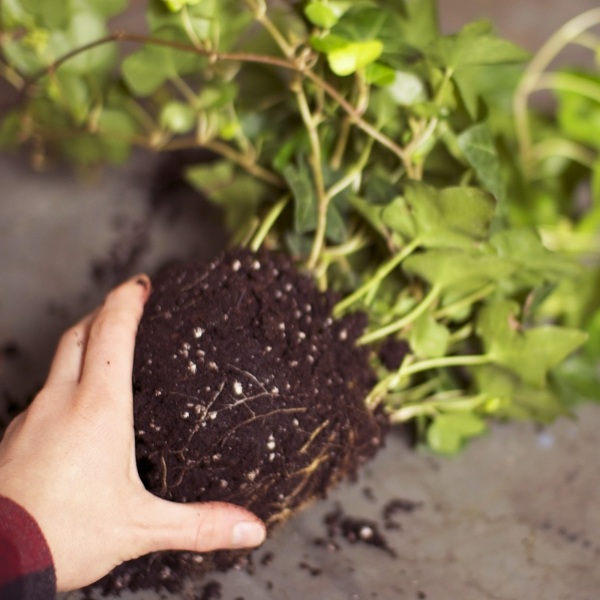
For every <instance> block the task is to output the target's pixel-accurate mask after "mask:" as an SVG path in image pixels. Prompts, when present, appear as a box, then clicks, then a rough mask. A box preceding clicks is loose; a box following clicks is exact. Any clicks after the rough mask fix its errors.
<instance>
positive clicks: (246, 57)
mask: <svg viewBox="0 0 600 600" xmlns="http://www.w3.org/2000/svg"><path fill="white" fill-rule="evenodd" d="M115 42H117V43H122V42H132V43H138V44H153V45H156V46H165V47H167V48H173V49H175V50H182V51H187V52H195V53H196V54H200V55H202V56H206V57H207V58H208V59H209V61H211V62H217V61H232V62H248V63H255V64H265V65H270V66H273V67H280V68H282V69H286V70H288V71H295V72H296V73H300V74H301V75H302V76H304V77H306V78H307V79H309V80H310V81H312V82H313V83H314V84H315V85H317V86H318V87H319V88H321V89H322V90H323V91H325V93H326V94H327V95H328V96H329V97H330V98H331V99H332V100H334V101H335V102H336V103H337V104H338V105H339V106H340V107H341V108H342V109H343V110H344V111H345V112H346V113H347V114H348V116H349V117H350V120H351V122H352V123H354V124H355V125H356V126H357V127H358V128H359V129H361V130H362V131H364V132H365V133H366V134H368V135H369V136H370V137H372V138H373V139H374V140H375V141H377V142H378V143H379V144H380V145H382V146H384V147H385V148H387V149H388V150H390V152H392V153H393V154H394V155H395V156H397V157H398V158H399V159H400V161H401V162H402V164H403V165H404V167H405V169H406V172H407V174H408V176H409V177H411V175H412V174H413V168H412V165H411V163H410V160H408V157H407V154H406V152H405V151H404V149H403V148H402V147H400V146H399V145H398V144H396V142H394V141H393V140H392V139H391V138H389V137H387V136H386V135H385V134H383V133H381V132H380V131H379V130H378V129H377V128H376V127H375V126H374V125H372V124H371V123H369V122H368V121H365V120H364V119H363V117H362V115H361V114H360V113H359V111H357V110H356V109H355V107H353V106H352V105H351V104H350V103H349V102H348V101H347V100H346V99H345V98H344V97H343V96H342V95H341V94H340V93H339V92H338V91H337V90H336V89H335V88H334V87H333V86H332V85H331V84H329V83H328V82H327V81H325V80H324V79H323V78H322V77H320V76H319V75H317V74H316V73H314V72H313V71H311V70H310V69H307V68H306V67H305V66H304V65H298V64H296V63H295V62H293V61H291V60H289V59H287V58H279V57H276V56H267V55H261V54H251V53H245V52H214V51H211V50H208V49H205V48H196V47H195V46H193V45H191V44H183V43H181V42H175V41H172V40H163V39H160V38H153V37H151V36H147V35H140V34H135V33H128V32H126V31H121V30H119V31H115V32H113V33H111V34H109V35H107V36H105V37H103V38H99V39H98V40H95V41H93V42H90V43H89V44H84V45H83V46H80V47H79V48H75V49H74V50H71V51H70V52H67V53H66V54H64V55H63V56H61V57H60V58H58V59H57V60H56V61H54V62H53V63H52V64H51V65H49V66H48V67H45V68H43V69H41V70H40V71H39V72H38V73H36V74H35V75H33V76H32V77H31V78H29V79H27V80H26V84H25V92H26V93H27V92H28V91H29V89H30V88H31V87H32V86H33V85H34V84H35V83H36V82H37V81H38V80H39V79H41V78H42V77H44V76H45V75H47V74H48V73H50V72H52V71H55V70H56V69H58V68H59V67H60V66H61V65H62V64H64V63H65V62H67V61H68V60H70V59H72V58H74V57H75V56H78V55H79V54H82V53H83V52H87V51H89V50H93V49H94V48H97V47H98V46H102V45H104V44H109V43H115Z"/></svg>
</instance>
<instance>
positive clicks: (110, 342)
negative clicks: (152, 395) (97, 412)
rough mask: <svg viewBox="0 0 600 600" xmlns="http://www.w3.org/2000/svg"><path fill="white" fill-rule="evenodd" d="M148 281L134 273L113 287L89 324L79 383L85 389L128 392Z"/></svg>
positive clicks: (148, 288) (148, 286) (147, 291)
mask: <svg viewBox="0 0 600 600" xmlns="http://www.w3.org/2000/svg"><path fill="white" fill-rule="evenodd" d="M149 293H150V280H149V279H148V277H146V276H145V275H138V276H137V277H134V278H132V279H130V280H129V281H127V282H125V283H124V284H122V285H120V286H119V287H117V288H115V289H114V290H113V291H112V292H111V293H110V294H109V295H108V296H107V297H106V300H105V302H104V304H103V305H102V306H101V307H100V309H99V310H98V313H97V314H96V315H95V317H94V319H93V320H92V322H91V324H90V327H89V335H88V343H87V347H86V351H85V357H84V360H83V367H82V373H81V383H82V385H84V386H85V387H86V388H88V387H89V388H90V389H96V390H98V389H99V390H106V388H107V386H109V388H110V390H111V391H112V392H114V393H115V394H116V395H117V396H118V395H120V394H126V397H128V396H129V395H130V394H131V372H132V368H133V351H134V346H135V336H136V333H137V328H138V325H139V322H140V319H141V316H142V312H143V308H144V302H145V301H146V299H147V298H148V295H149Z"/></svg>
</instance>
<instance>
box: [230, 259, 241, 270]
mask: <svg viewBox="0 0 600 600" xmlns="http://www.w3.org/2000/svg"><path fill="white" fill-rule="evenodd" d="M241 266H242V263H241V262H240V261H239V260H237V259H236V260H234V261H233V263H232V265H231V268H232V269H233V270H234V271H239V270H240V267H241Z"/></svg>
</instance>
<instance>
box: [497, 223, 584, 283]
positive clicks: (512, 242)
mask: <svg viewBox="0 0 600 600" xmlns="http://www.w3.org/2000/svg"><path fill="white" fill-rule="evenodd" d="M490 243H491V245H492V247H493V248H494V249H495V250H496V252H497V253H498V256H501V257H502V258H506V259H509V260H511V261H513V262H515V263H516V264H518V265H519V270H518V273H517V277H516V280H517V282H518V283H519V284H521V285H522V286H528V287H534V286H537V285H541V284H542V283H544V282H556V281H560V280H561V279H563V278H565V277H574V276H576V275H578V274H579V273H580V272H581V267H580V265H578V264H577V263H576V262H575V261H574V260H572V259H570V258H568V257H566V256H564V255H562V254H559V253H557V252H552V251H550V250H548V249H547V248H546V247H545V246H544V244H543V243H542V240H541V238H540V236H539V235H538V233H537V232H536V231H535V230H534V229H530V228H517V227H515V228H512V229H504V230H502V231H498V232H496V233H494V234H493V235H492V237H491V238H490Z"/></svg>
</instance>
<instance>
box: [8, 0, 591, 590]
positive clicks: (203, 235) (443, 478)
mask: <svg viewBox="0 0 600 600" xmlns="http://www.w3.org/2000/svg"><path fill="white" fill-rule="evenodd" d="M595 4H596V2H589V1H582V0H580V1H578V2H571V3H566V2H558V1H556V0H538V1H536V2H533V1H531V2H519V3H517V2H516V1H512V2H505V3H502V4H500V3H495V2H492V1H491V0H486V1H483V0H480V1H479V2H472V3H466V2H459V1H458V0H454V1H451V0H442V1H441V2H440V12H441V15H442V18H443V20H444V23H445V27H446V29H447V30H456V28H458V27H459V26H460V24H462V23H464V22H466V21H469V20H472V19H474V18H477V17H480V16H484V17H491V18H492V19H493V20H494V22H497V23H498V28H499V30H500V31H501V32H502V33H503V35H505V36H507V37H509V38H511V39H514V40H515V41H518V42H520V43H523V44H524V45H526V46H527V47H529V48H530V49H534V48H535V47H537V46H539V43H538V40H541V39H543V38H544V37H545V35H546V33H547V32H550V31H553V30H554V29H555V27H556V26H558V25H560V23H562V22H563V21H564V20H565V18H566V17H568V16H572V15H574V14H577V13H578V12H581V11H582V10H585V9H587V8H592V7H593V6H594V5H595ZM513 34H514V35H513ZM154 164H155V159H154V158H152V157H148V156H146V155H143V156H142V155H137V156H136V157H135V159H134V160H133V161H132V162H131V163H130V164H129V165H128V166H127V167H126V168H119V169H116V168H110V169H108V170H107V171H106V173H105V174H104V176H102V177H99V178H98V179H95V180H91V181H86V182H84V181H81V180H78V179H77V178H75V177H74V176H73V175H72V174H70V173H68V172H63V171H59V172H52V173H46V174H39V173H34V172H32V171H31V170H30V169H29V167H28V166H27V165H26V163H25V161H23V160H21V159H19V158H16V157H9V156H0V181H2V194H3V199H2V201H1V202H0V277H1V281H2V291H1V293H0V347H1V348H4V349H6V348H7V347H8V348H12V351H11V352H9V353H4V356H3V357H2V358H0V390H5V391H6V392H7V393H8V396H6V395H5V397H4V398H0V408H2V405H4V407H5V406H6V405H8V403H9V397H14V398H17V399H19V398H24V397H25V396H27V395H28V394H31V393H33V392H34V391H35V389H37V388H38V387H39V385H40V384H41V382H42V381H43V379H44V376H45V373H46V370H47V368H48V365H49V362H50V359H51V357H52V352H53V348H54V345H55V343H56V341H57V340H58V337H59V335H60V333H61V332H62V330H63V329H64V328H65V327H66V326H68V325H69V324H70V323H72V322H73V321H74V320H76V319H77V318H79V317H80V316H81V315H83V314H84V313H85V312H87V311H88V310H89V309H90V308H92V307H93V306H95V305H96V304H98V302H99V301H100V300H101V298H102V297H103V295H104V293H105V292H106V291H107V289H108V288H109V287H110V286H111V285H112V284H113V283H115V281H114V278H115V277H116V275H117V274H116V273H115V271H114V270H112V271H111V270H108V271H107V273H106V274H105V277H98V275H99V272H98V269H97V270H96V274H95V275H94V273H93V272H92V269H91V266H90V265H91V264H92V263H95V264H96V265H97V266H100V267H101V266H102V264H104V262H105V261H106V260H107V259H112V260H113V261H114V259H116V261H117V262H120V263H121V264H122V269H121V273H122V275H123V276H126V275H127V274H129V273H133V272H137V271H139V270H146V271H149V272H153V271H154V270H155V269H156V267H157V266H158V265H160V264H161V263H162V262H164V261H165V260H168V259H170V258H173V257H178V256H185V255H187V254H195V255H201V256H208V255H210V254H211V253H212V252H214V249H215V247H216V245H218V242H219V239H218V237H215V232H214V231H213V230H212V229H211V228H210V226H206V225H205V224H203V219H202V218H199V217H202V216H203V215H204V213H205V211H206V210H207V209H206V208H205V207H203V205H201V204H198V203H197V202H195V201H194V200H192V199H190V198H187V197H183V198H182V197H180V195H177V198H174V199H173V200H176V201H177V202H178V205H179V206H180V212H179V213H176V214H175V215H174V216H171V217H168V215H167V214H166V213H164V212H162V213H159V216H158V217H152V216H151V215H150V214H149V212H148V210H147V207H148V201H147V197H148V185H147V183H148V181H149V180H150V178H151V176H152V172H153V167H154ZM140 182H143V183H142V184H140ZM190 217H192V218H190ZM141 231H147V237H146V238H145V240H144V241H145V246H144V248H143V249H141V250H140V249H139V248H138V247H137V246H136V243H137V242H139V241H140V240H141V235H140V232H141ZM132 240H133V241H132ZM138 250H139V251H138ZM101 274H102V273H101V272H100V275H101ZM0 412H1V410H0ZM599 448H600V407H599V406H598V405H587V406H582V407H581V408H580V409H579V410H578V411H577V415H576V418H575V419H572V420H570V419H562V420H560V421H558V422H556V423H555V424H553V425H552V426H550V427H547V428H544V429H537V428H535V427H534V426H532V425H530V424H511V425H502V426H500V425H499V426H496V427H494V428H493V431H492V432H491V434H490V435H489V436H487V437H485V438H482V439H480V440H477V441H476V442H474V443H473V444H472V445H471V446H470V447H469V448H468V449H467V450H466V451H465V452H464V453H463V454H461V455H460V456H458V457H457V458H454V459H439V458H435V457H432V456H430V455H428V454H426V453H422V452H419V451H414V450H410V449H408V448H407V447H406V446H405V444H404V443H403V441H402V440H401V439H400V437H399V436H396V435H392V436H391V437H390V439H389V440H388V446H387V448H386V449H385V450H384V451H383V452H382V453H381V454H380V455H379V456H378V457H377V458H376V459H375V460H374V461H373V462H372V463H371V464H370V465H368V466H367V467H366V468H365V469H364V471H363V473H362V476H361V478H360V480H359V481H358V482H357V483H355V484H344V485H342V486H341V487H340V488H338V489H337V490H336V491H335V492H334V493H332V495H331V497H330V498H329V499H327V500H325V501H322V502H319V503H317V504H315V505H314V506H312V507H311V508H309V509H307V510H306V511H305V512H304V513H303V514H301V515H299V516H298V517H296V518H295V519H294V520H292V521H291V522H290V523H289V524H288V525H287V526H286V527H284V528H283V529H282V530H280V531H279V532H278V533H277V534H276V535H275V536H274V537H273V539H271V540H269V542H267V544H266V545H265V547H264V548H262V549H260V550H259V551H258V552H257V553H256V561H255V562H256V566H255V572H254V574H253V575H250V574H248V573H247V572H245V571H234V572H230V573H226V574H219V575H216V576H215V577H212V578H210V579H215V580H217V581H219V582H220V583H221V585H222V589H221V594H222V598H223V600H234V599H235V598H238V597H243V598H245V600H259V599H260V600H263V599H264V600H300V599H304V598H307V597H308V598H315V599H323V600H368V599H379V600H382V599H383V600H387V599H392V598H394V599H395V598H399V599H407V600H408V599H419V598H421V599H424V598H426V599H427V600H522V599H527V600H596V599H597V598H598V597H600V569H599V568H598V567H597V565H598V563H599V560H600V508H599V507H600V467H599V462H600V461H599V459H600V451H599V450H598V449H599ZM369 491H370V492H372V493H370V492H369ZM398 498H402V499H405V500H410V501H414V502H417V503H420V506H419V508H417V509H415V510H414V511H413V512H410V513H409V512H406V513H401V514H398V515H397V520H398V521H399V522H400V524H401V528H400V529H393V530H389V531H387V530H386V531H385V534H386V537H387V539H388V542H389V544H390V546H391V547H392V548H393V549H394V550H395V552H396V554H397V556H396V557H395V558H392V557H391V556H390V555H389V554H386V553H384V552H383V551H382V550H380V549H378V548H375V547H372V546H367V545H365V544H350V543H349V542H347V541H346V540H344V539H338V540H337V543H338V545H339V550H338V551H332V550H330V549H327V548H326V547H323V546H319V545H316V544H315V539H316V538H323V537H325V535H326V528H325V525H324V523H323V517H324V515H325V514H327V513H328V512H330V511H331V510H333V508H334V507H335V506H336V504H340V505H341V506H342V507H343V509H344V511H345V513H346V514H348V515H351V516H353V517H357V518H365V519H371V520H373V521H375V522H377V523H380V524H381V523H382V522H383V516H382V512H383V510H384V507H385V506H386V504H387V503H388V502H389V501H391V500H394V499H398ZM271 552H272V553H273V559H272V561H271V562H270V564H268V565H267V564H261V559H262V558H263V557H265V556H266V555H268V553H271ZM311 568H314V569H317V568H318V569H320V571H319V573H318V574H317V571H314V570H313V571H312V574H311ZM204 583H206V581H205V582H201V583H198V584H197V590H196V591H193V590H190V594H189V595H188V597H189V598H201V597H202V594H201V591H199V590H201V589H202V586H203V585H204ZM76 597H78V594H77V593H75V594H73V595H72V596H70V597H69V598H76ZM123 598H126V599H128V600H133V599H134V598H135V600H141V599H142V598H144V599H146V598H148V599H150V600H151V599H152V598H153V596H152V595H151V594H149V593H143V594H137V595H123Z"/></svg>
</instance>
